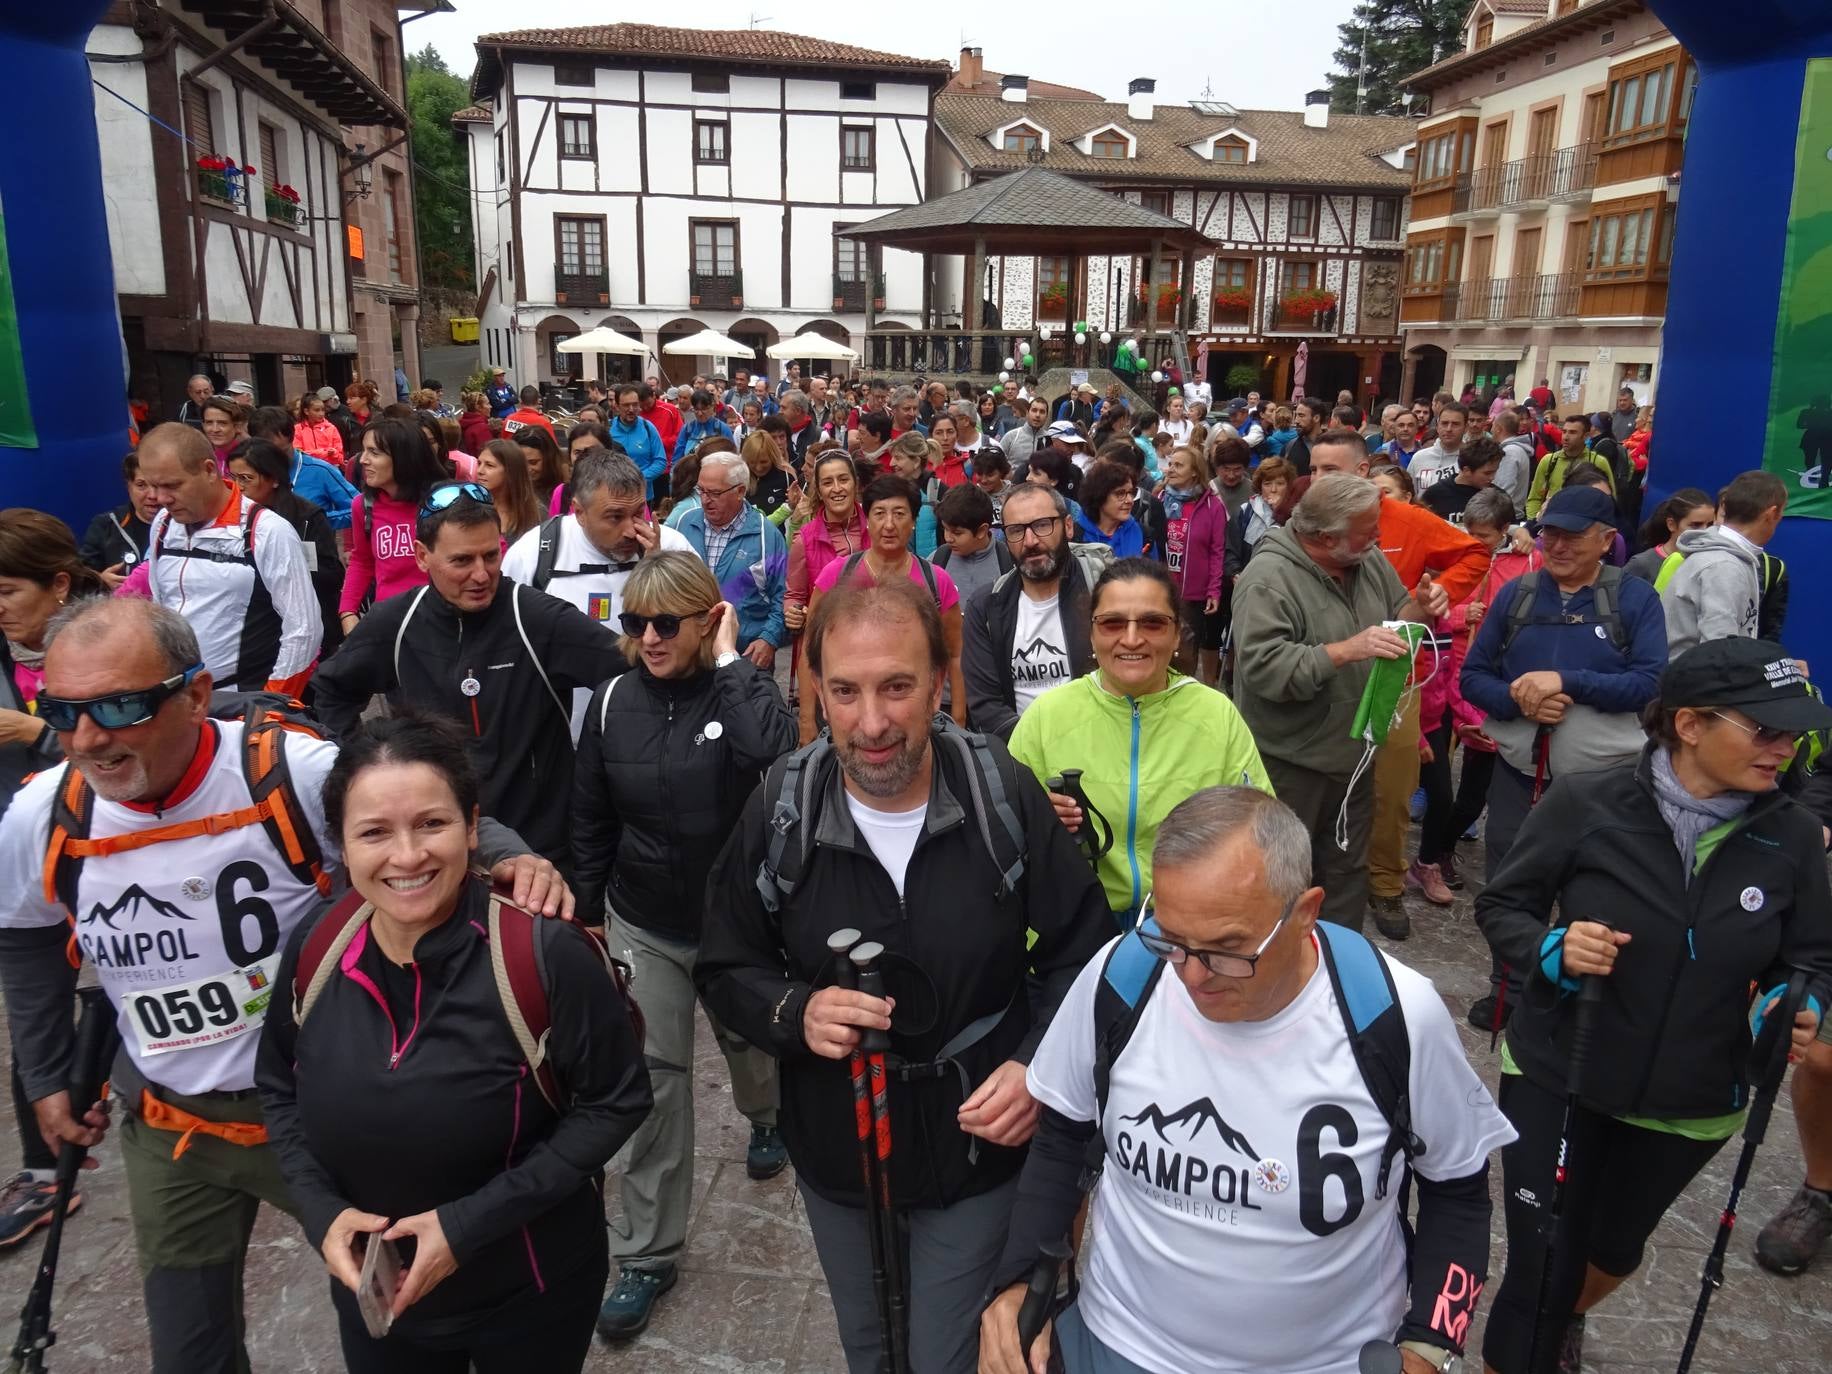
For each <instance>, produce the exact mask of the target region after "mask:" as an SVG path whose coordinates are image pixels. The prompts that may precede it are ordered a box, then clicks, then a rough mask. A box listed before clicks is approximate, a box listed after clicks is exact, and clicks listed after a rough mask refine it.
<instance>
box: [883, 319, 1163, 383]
mask: <svg viewBox="0 0 1832 1374" xmlns="http://www.w3.org/2000/svg"><path fill="white" fill-rule="evenodd" d="M857 337H860V338H862V339H863V340H864V342H863V343H862V344H861V345H859V347H860V350H861V360H860V366H861V367H862V368H864V369H865V370H866V371H867V372H869V373H872V374H875V375H880V376H886V375H888V376H891V377H903V376H908V375H920V376H923V377H973V378H979V379H983V380H989V379H991V378H994V377H996V376H997V375H998V374H999V373H1000V372H1003V371H1005V370H1006V368H1005V359H1007V358H1010V359H1012V360H1013V362H1014V364H1016V365H1017V368H1018V369H1019V370H1023V364H1022V363H1021V362H1020V361H1019V360H1020V359H1022V358H1023V357H1024V355H1025V354H1026V353H1029V354H1030V355H1031V366H1030V368H1029V370H1030V371H1032V372H1035V373H1037V374H1038V375H1039V376H1041V375H1042V374H1043V373H1044V372H1047V371H1049V370H1050V369H1051V368H1107V369H1109V370H1114V371H1118V370H1119V369H1115V368H1114V366H1113V364H1114V361H1115V360H1116V359H1117V357H1118V356H1119V351H1120V343H1121V341H1122V340H1123V339H1128V338H1131V337H1133V334H1132V331H1130V330H1128V331H1126V332H1125V333H1124V334H1113V335H1112V337H1111V339H1110V340H1109V342H1107V343H1104V344H1103V343H1102V342H1101V341H1100V335H1099V333H1098V332H1097V333H1092V334H1087V335H1085V336H1084V338H1083V341H1082V342H1081V343H1079V344H1078V343H1076V342H1075V338H1074V335H1073V334H1072V333H1069V332H1068V331H1066V330H1063V329H1052V330H1051V331H1050V337H1049V338H1047V339H1044V338H1041V337H1039V336H1038V335H1036V334H1034V333H1031V332H1028V331H1026V332H1020V333H1011V332H1009V331H1005V330H988V331H976V332H974V333H963V332H962V331H960V330H958V329H943V330H921V329H874V330H871V331H869V332H868V333H865V334H863V335H861V336H857ZM1175 348H1176V338H1175V336H1174V335H1173V334H1171V333H1170V332H1169V331H1166V330H1160V331H1159V332H1158V333H1156V334H1146V335H1145V336H1144V339H1143V343H1142V345H1141V352H1142V354H1143V356H1144V357H1145V358H1147V359H1156V358H1162V357H1165V356H1167V355H1169V354H1171V353H1172V352H1174V350H1175ZM1147 370H1149V369H1147Z"/></svg>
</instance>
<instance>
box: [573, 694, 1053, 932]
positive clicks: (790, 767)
mask: <svg viewBox="0 0 1832 1374" xmlns="http://www.w3.org/2000/svg"><path fill="white" fill-rule="evenodd" d="M605 696H606V702H607V705H608V702H609V696H610V694H609V693H608V692H607V693H606V694H605ZM929 738H930V740H931V741H933V743H934V746H935V747H936V748H937V749H942V748H947V749H952V750H953V751H954V752H955V753H956V754H957V755H958V756H959V757H960V759H961V762H962V764H963V765H964V766H965V767H964V771H965V772H966V775H967V790H968V792H969V794H970V796H969V801H970V802H971V807H970V809H971V811H972V812H973V818H974V820H975V821H976V822H977V823H978V825H979V828H980V839H981V840H982V841H983V842H984V843H985V845H986V852H987V853H988V854H990V855H991V856H992V862H993V866H994V867H996V868H997V869H998V870H999V891H998V896H999V897H1000V898H1004V897H1007V896H1010V895H1011V894H1012V893H1013V892H1015V891H1016V890H1017V886H1018V881H1019V880H1020V879H1021V878H1022V877H1023V876H1024V848H1025V841H1024V826H1023V824H1022V823H1021V822H1020V821H1019V820H1018V814H1017V812H1016V811H1015V810H1013V801H1012V798H1013V797H1014V796H1015V795H1016V792H1017V777H1016V774H1015V772H1014V771H1013V769H1014V768H1015V765H1014V764H1013V763H1012V761H1011V756H1010V755H1009V754H1001V753H999V752H996V751H994V750H993V748H992V747H991V745H990V743H989V742H988V741H987V738H986V736H985V735H981V734H975V733H973V732H971V731H968V730H963V729H961V728H960V727H959V726H958V725H956V724H955V723H954V722H953V721H952V720H950V719H948V717H946V716H940V715H938V716H936V717H935V720H934V723H933V725H932V727H931V729H930V732H929ZM1001 760H1003V761H1002V762H1001ZM836 766H837V764H836V762H835V760H834V758H833V739H832V736H831V735H829V734H828V732H827V731H825V730H823V731H821V733H820V734H819V735H818V736H816V738H815V740H814V742H813V743H812V744H807V745H804V746H803V747H802V748H800V749H797V750H796V751H795V752H794V753H792V754H790V755H789V756H788V757H787V758H785V759H783V760H782V761H781V762H780V763H778V764H774V765H772V767H771V773H772V774H775V775H776V778H777V782H776V800H775V802H774V803H773V804H772V805H771V807H770V811H769V817H770V819H769V828H770V837H769V848H768V850H767V851H766V852H765V854H764V857H763V862H761V863H760V864H758V865H757V893H758V895H759V896H760V897H762V898H763V905H764V909H765V910H766V911H769V912H771V913H775V912H778V911H780V910H781V909H782V906H783V904H784V903H785V902H787V901H788V900H789V899H790V898H791V897H793V896H794V895H795V888H796V886H797V884H798V883H800V881H801V877H802V874H803V872H805V871H806V869H807V867H808V856H809V855H810V853H812V852H813V849H814V828H815V826H814V823H815V820H816V817H815V814H814V813H815V811H816V809H817V799H818V798H819V797H820V796H821V792H822V788H823V787H824V786H825V783H826V779H827V777H828V775H829V770H830V769H832V768H833V767H836ZM778 768H780V769H781V772H780V773H776V770H777V769H778ZM769 785H770V775H768V774H766V775H765V778H764V786H765V787H766V788H768V787H769ZM988 812H990V813H991V815H992V817H993V818H994V819H996V820H997V822H998V824H997V825H994V824H992V822H991V821H990V820H989V819H988Z"/></svg>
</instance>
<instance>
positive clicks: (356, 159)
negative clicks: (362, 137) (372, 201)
mask: <svg viewBox="0 0 1832 1374" xmlns="http://www.w3.org/2000/svg"><path fill="white" fill-rule="evenodd" d="M350 184H351V185H352V186H354V187H355V188H356V194H357V195H359V196H361V197H363V199H365V200H367V199H368V198H369V192H370V190H371V189H373V187H374V186H375V162H374V159H372V158H366V157H364V156H363V145H362V144H360V143H359V144H357V145H356V153H355V155H354V156H353V157H352V158H351V159H350Z"/></svg>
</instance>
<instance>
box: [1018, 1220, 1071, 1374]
mask: <svg viewBox="0 0 1832 1374" xmlns="http://www.w3.org/2000/svg"><path fill="white" fill-rule="evenodd" d="M1068 1258H1069V1247H1068V1246H1067V1245H1065V1244H1063V1243H1062V1242H1061V1241H1059V1240H1052V1241H1045V1242H1044V1243H1043V1244H1042V1245H1040V1246H1038V1247H1037V1262H1036V1263H1035V1264H1033V1265H1032V1266H1031V1271H1030V1278H1029V1279H1027V1280H1026V1281H1025V1285H1024V1301H1023V1302H1022V1303H1021V1304H1019V1306H1018V1353H1019V1354H1020V1355H1021V1356H1023V1357H1024V1359H1025V1361H1026V1363H1027V1364H1028V1362H1029V1360H1030V1348H1031V1346H1032V1345H1034V1344H1036V1341H1037V1337H1038V1336H1040V1335H1042V1334H1043V1324H1044V1322H1046V1321H1048V1320H1049V1315H1050V1303H1051V1302H1053V1301H1054V1300H1055V1297H1056V1282H1057V1280H1058V1278H1060V1276H1061V1274H1062V1266H1063V1264H1064V1263H1065V1262H1067V1260H1068Z"/></svg>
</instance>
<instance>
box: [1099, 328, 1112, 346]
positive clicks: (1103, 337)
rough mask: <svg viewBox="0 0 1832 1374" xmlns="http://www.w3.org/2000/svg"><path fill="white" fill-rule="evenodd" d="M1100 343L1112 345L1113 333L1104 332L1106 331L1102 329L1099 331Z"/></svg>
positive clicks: (1109, 331)
mask: <svg viewBox="0 0 1832 1374" xmlns="http://www.w3.org/2000/svg"><path fill="white" fill-rule="evenodd" d="M1100 341H1101V342H1102V343H1104V344H1110V343H1112V342H1113V333H1112V331H1111V330H1106V329H1103V330H1101V332H1100Z"/></svg>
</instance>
